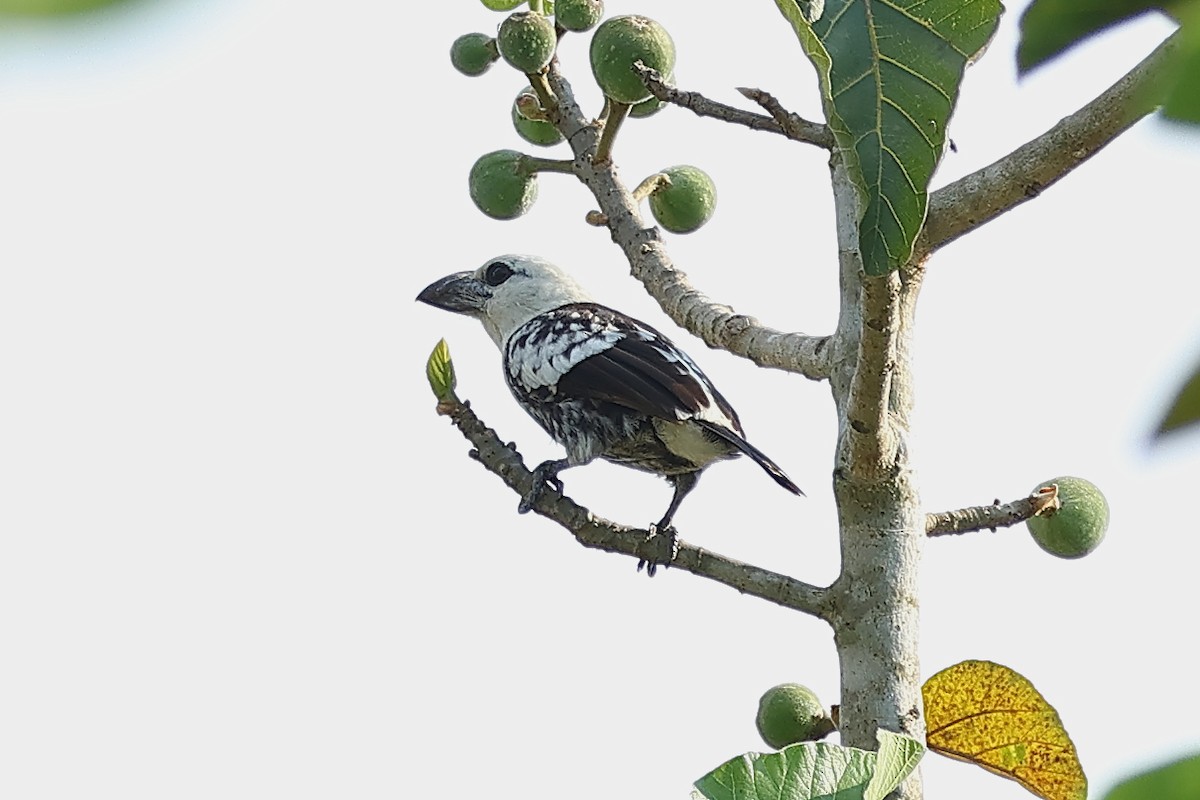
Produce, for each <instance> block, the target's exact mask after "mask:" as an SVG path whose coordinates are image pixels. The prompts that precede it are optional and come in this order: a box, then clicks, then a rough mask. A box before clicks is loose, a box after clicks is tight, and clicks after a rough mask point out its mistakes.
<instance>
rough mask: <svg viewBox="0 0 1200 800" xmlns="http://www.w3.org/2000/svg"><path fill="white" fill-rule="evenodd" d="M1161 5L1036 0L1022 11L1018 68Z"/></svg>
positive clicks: (1143, 0) (1142, 0) (1151, 1)
mask: <svg viewBox="0 0 1200 800" xmlns="http://www.w3.org/2000/svg"><path fill="white" fill-rule="evenodd" d="M1162 6H1163V3H1162V2H1161V0H1034V2H1033V3H1031V4H1030V5H1029V7H1028V8H1027V9H1025V13H1024V14H1022V15H1021V41H1020V43H1019V44H1018V45H1017V69H1018V70H1019V71H1020V72H1028V71H1029V70H1031V69H1033V68H1034V67H1036V66H1038V65H1039V64H1042V63H1044V62H1046V61H1048V60H1050V59H1051V58H1053V57H1054V56H1057V55H1058V54H1060V53H1062V52H1063V51H1064V50H1067V49H1068V48H1070V47H1072V46H1074V45H1076V44H1078V43H1079V42H1081V41H1083V40H1084V39H1086V38H1088V37H1089V36H1092V35H1094V34H1096V33H1099V32H1100V31H1102V30H1105V29H1106V28H1109V27H1111V26H1113V25H1116V24H1117V23H1118V22H1123V21H1124V20H1127V19H1130V18H1131V17H1136V16H1138V15H1139V14H1143V13H1145V12H1146V11H1150V10H1153V9H1161V8H1162Z"/></svg>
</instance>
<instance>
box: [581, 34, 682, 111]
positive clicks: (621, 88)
mask: <svg viewBox="0 0 1200 800" xmlns="http://www.w3.org/2000/svg"><path fill="white" fill-rule="evenodd" d="M591 59H592V74H593V75H594V76H595V77H596V83H598V84H599V85H600V89H601V90H603V92H604V94H605V96H606V97H608V98H610V99H611V100H615V101H616V102H618V103H625V104H627V105H633V104H634V103H640V102H642V101H643V100H645V99H646V98H647V97H650V90H649V89H647V88H646V84H644V83H642V79H641V76H639V75H638V74H637V73H636V72H635V71H634V69H633V64H634V62H635V61H641V62H642V63H643V64H645V65H646V66H647V67H651V68H653V69H656V70H658V71H659V73H661V74H663V75H668V74H670V73H671V71H672V70H673V69H674V68H675V43H674V42H673V41H671V35H670V34H668V33H667V31H666V28H664V27H663V26H662V25H659V24H658V23H657V22H655V21H654V20H652V19H650V18H649V17H643V16H640V15H637V14H630V15H626V16H622V17H612V18H610V19H606V20H605V21H604V22H603V23H601V24H600V27H599V28H597V29H596V32H595V33H594V34H592V46H591Z"/></svg>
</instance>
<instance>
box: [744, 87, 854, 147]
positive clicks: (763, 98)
mask: <svg viewBox="0 0 1200 800" xmlns="http://www.w3.org/2000/svg"><path fill="white" fill-rule="evenodd" d="M738 91H739V92H741V94H742V96H743V97H745V98H746V99H747V100H752V101H754V102H755V103H758V104H759V105H760V106H762V107H763V108H764V109H766V112H767V113H768V114H770V115H771V118H772V119H774V120H775V121H776V122H778V123H779V125H780V127H781V128H783V135H784V136H786V137H788V138H789V139H795V140H796V141H798V142H809V143H810V144H815V145H817V146H818V147H824V148H825V149H826V150H832V149H833V146H834V140H833V131H831V130H829V126H828V125H823V124H821V123H820V122H812V121H811V120H807V119H805V118H804V117H802V116H800V115H799V114H797V113H795V112H793V111H788V110H787V109H786V108H784V107H783V104H782V103H780V102H779V101H778V100H777V99H776V98H775V95H773V94H771V93H770V92H764V91H763V90H762V89H748V88H745V87H739V88H738Z"/></svg>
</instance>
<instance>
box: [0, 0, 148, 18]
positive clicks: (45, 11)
mask: <svg viewBox="0 0 1200 800" xmlns="http://www.w3.org/2000/svg"><path fill="white" fill-rule="evenodd" d="M124 2H129V0H0V15H4V14H13V15H20V16H30V17H35V16H37V17H40V16H48V15H51V14H74V13H78V12H82V11H95V10H97V9H100V8H104V7H105V6H115V5H118V4H120V3H124Z"/></svg>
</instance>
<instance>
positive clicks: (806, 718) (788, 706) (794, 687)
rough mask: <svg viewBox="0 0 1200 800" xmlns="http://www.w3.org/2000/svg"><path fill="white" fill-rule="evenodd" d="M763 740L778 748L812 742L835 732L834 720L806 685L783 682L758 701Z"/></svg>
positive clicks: (758, 724)
mask: <svg viewBox="0 0 1200 800" xmlns="http://www.w3.org/2000/svg"><path fill="white" fill-rule="evenodd" d="M754 722H755V724H756V725H757V726H758V733H759V735H760V736H762V738H763V741H764V742H766V743H767V744H768V745H770V746H771V747H774V748H775V749H776V750H779V749H782V748H784V747H787V746H788V745H789V744H795V743H796V742H812V741H816V740H817V739H822V738H824V737H826V736H828V735H829V734H830V733H832V732H833V730H834V726H833V720H831V719H830V718H829V715H828V714H826V713H825V707H824V706H822V705H821V701H820V700H818V699H817V696H816V695H815V694H814V693H813V691H812V689H809V688H808V687H807V686H801V685H800V684H798V683H781V684H779V685H778V686H772V687H771V688H770V689H768V690H767V691H766V693H765V694H763V696H762V698H760V699H759V701H758V716H757V717H755V719H754Z"/></svg>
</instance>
